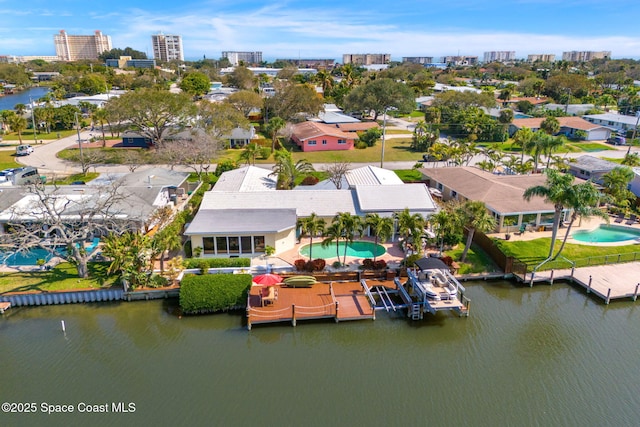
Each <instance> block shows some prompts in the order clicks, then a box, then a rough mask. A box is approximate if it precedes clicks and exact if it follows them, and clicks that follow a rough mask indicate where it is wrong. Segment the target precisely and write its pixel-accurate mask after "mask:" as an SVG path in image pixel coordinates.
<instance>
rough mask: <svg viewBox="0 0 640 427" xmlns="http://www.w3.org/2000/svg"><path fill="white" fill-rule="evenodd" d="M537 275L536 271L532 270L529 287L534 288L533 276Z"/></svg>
mask: <svg viewBox="0 0 640 427" xmlns="http://www.w3.org/2000/svg"><path fill="white" fill-rule="evenodd" d="M534 276H535V273H534V272H533V271H532V272H531V280H530V281H529V287H530V288H533V277H534Z"/></svg>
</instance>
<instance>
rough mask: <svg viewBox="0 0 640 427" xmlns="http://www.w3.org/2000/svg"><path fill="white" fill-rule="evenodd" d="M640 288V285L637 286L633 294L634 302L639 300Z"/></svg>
mask: <svg viewBox="0 0 640 427" xmlns="http://www.w3.org/2000/svg"><path fill="white" fill-rule="evenodd" d="M639 287H640V283H638V284H637V285H636V291H635V292H634V293H633V300H634V301H635V300H636V299H638V288H639Z"/></svg>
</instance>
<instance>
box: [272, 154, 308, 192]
mask: <svg viewBox="0 0 640 427" xmlns="http://www.w3.org/2000/svg"><path fill="white" fill-rule="evenodd" d="M274 159H275V161H276V164H275V165H273V172H272V173H271V175H276V176H277V177H278V188H280V189H283V190H291V189H292V188H293V187H294V185H295V181H296V178H297V177H299V176H300V175H301V174H305V173H309V172H313V171H314V169H313V165H312V164H311V163H309V162H308V161H307V160H305V159H301V160H298V161H297V162H295V163H294V162H293V157H292V156H291V153H290V152H289V151H287V150H284V149H282V150H277V151H276V153H275V155H274Z"/></svg>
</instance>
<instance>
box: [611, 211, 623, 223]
mask: <svg viewBox="0 0 640 427" xmlns="http://www.w3.org/2000/svg"><path fill="white" fill-rule="evenodd" d="M622 221H624V214H623V213H619V214H618V216H617V217H616V219H615V220H614V221H613V222H615V223H618V224H620V223H621V222H622Z"/></svg>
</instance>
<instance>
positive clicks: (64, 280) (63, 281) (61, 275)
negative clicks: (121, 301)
mask: <svg viewBox="0 0 640 427" xmlns="http://www.w3.org/2000/svg"><path fill="white" fill-rule="evenodd" d="M108 268H109V263H97V262H92V263H89V278H88V279H80V278H78V273H77V270H76V268H75V267H74V266H73V265H72V264H70V263H67V262H65V263H61V264H58V265H57V266H56V267H55V268H53V269H52V270H50V271H34V272H17V273H0V294H2V293H5V292H45V291H49V292H50V291H64V290H74V289H99V288H108V287H111V286H114V285H118V286H119V281H118V280H117V279H118V277H117V276H108V275H107V269H108Z"/></svg>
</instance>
